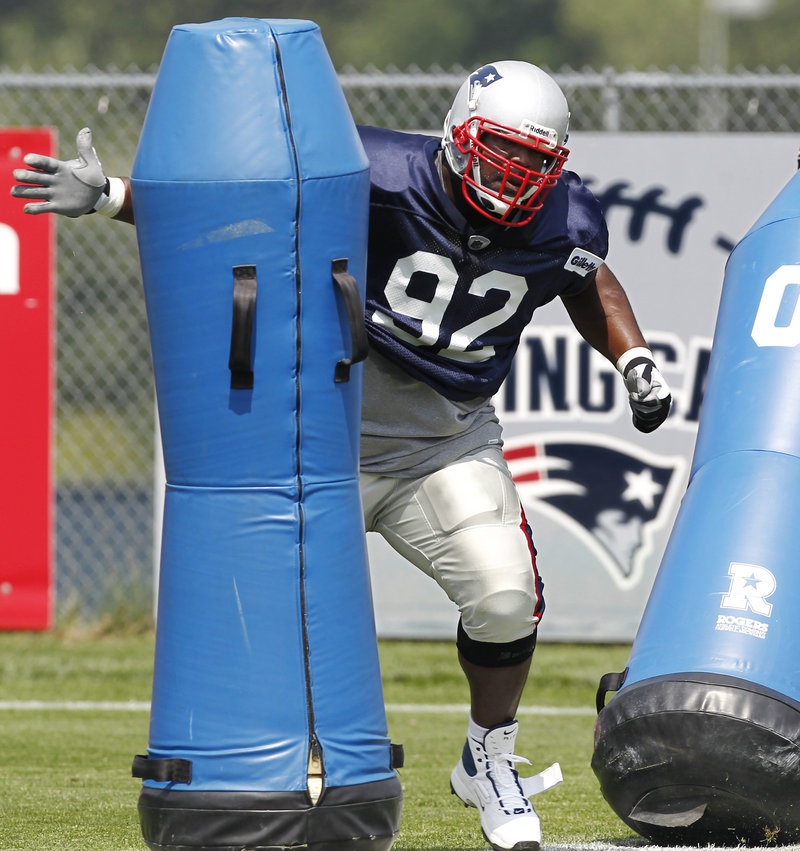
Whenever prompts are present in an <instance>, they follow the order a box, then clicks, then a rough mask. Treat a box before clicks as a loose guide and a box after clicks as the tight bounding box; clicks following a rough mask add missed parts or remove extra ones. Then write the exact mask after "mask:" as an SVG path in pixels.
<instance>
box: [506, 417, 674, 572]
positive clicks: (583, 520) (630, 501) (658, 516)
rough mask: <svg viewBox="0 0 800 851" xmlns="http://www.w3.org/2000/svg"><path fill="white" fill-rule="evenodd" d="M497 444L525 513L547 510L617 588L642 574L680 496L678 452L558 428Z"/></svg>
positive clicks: (545, 511) (546, 512) (545, 512)
mask: <svg viewBox="0 0 800 851" xmlns="http://www.w3.org/2000/svg"><path fill="white" fill-rule="evenodd" d="M503 451H504V454H505V456H506V461H507V462H508V466H509V469H510V471H511V475H512V476H513V477H514V481H515V482H516V485H517V490H518V491H519V495H520V499H521V500H522V502H523V504H524V505H525V507H526V509H527V510H528V511H529V512H535V511H540V512H541V513H544V514H549V515H550V516H552V517H553V518H554V519H555V520H556V521H557V522H558V523H559V524H561V525H562V526H564V527H565V528H567V529H568V530H569V531H570V533H571V534H573V535H575V536H577V537H579V538H580V539H581V540H582V542H583V543H584V545H585V546H587V547H588V548H589V549H590V550H591V551H592V552H593V553H594V555H595V556H596V557H597V558H598V560H599V562H600V563H601V564H602V565H603V567H604V568H605V569H606V570H607V571H608V573H609V574H610V576H611V578H612V579H613V581H614V583H615V584H616V585H617V586H618V587H619V588H629V587H631V586H633V585H635V584H636V583H637V582H638V581H639V580H640V579H641V576H642V572H643V568H644V564H645V562H646V560H647V557H648V556H649V555H650V554H651V553H652V551H653V546H652V545H653V534H654V532H655V531H656V530H657V529H659V528H661V527H663V526H664V524H665V523H666V522H667V521H668V520H669V518H670V516H671V513H672V510H673V508H674V507H675V505H676V502H677V499H678V497H679V495H680V490H681V484H682V482H683V473H684V470H685V461H684V459H683V458H680V457H664V456H660V455H655V454H654V453H651V452H647V451H645V450H643V449H640V448H639V447H638V446H635V445H634V444H630V443H627V442H625V441H622V440H619V439H617V438H612V437H606V436H602V435H594V434H591V435H590V434H573V433H565V432H561V433H555V434H543V435H528V436H525V437H521V438H515V439H512V440H507V441H506V442H505V446H504V448H503ZM534 537H535V534H534Z"/></svg>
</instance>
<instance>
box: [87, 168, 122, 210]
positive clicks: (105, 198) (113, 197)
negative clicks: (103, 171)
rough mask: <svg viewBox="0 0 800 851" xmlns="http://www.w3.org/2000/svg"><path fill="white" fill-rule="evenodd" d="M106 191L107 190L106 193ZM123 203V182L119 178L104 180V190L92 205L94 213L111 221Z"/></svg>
mask: <svg viewBox="0 0 800 851" xmlns="http://www.w3.org/2000/svg"><path fill="white" fill-rule="evenodd" d="M106 190H108V191H107V192H106ZM124 203H125V181H124V180H122V178H121V177H109V178H107V179H106V189H104V190H103V194H102V195H101V196H100V197H99V198H98V199H97V202H96V203H95V205H94V210H95V212H96V213H100V214H101V215H103V216H108V217H109V218H110V219H113V218H114V216H116V215H117V213H118V212H119V211H120V210H121V209H122V205H123V204H124Z"/></svg>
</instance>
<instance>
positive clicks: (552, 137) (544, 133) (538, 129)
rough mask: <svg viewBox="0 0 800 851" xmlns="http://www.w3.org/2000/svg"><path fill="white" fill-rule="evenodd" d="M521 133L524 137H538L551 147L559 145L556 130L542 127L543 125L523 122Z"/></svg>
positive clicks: (520, 128)
mask: <svg viewBox="0 0 800 851" xmlns="http://www.w3.org/2000/svg"><path fill="white" fill-rule="evenodd" d="M519 132H520V134H521V135H522V136H538V137H539V138H540V139H544V140H545V142H547V143H548V144H549V145H557V144H558V133H556V131H555V130H553V129H552V128H550V127H542V125H541V124H536V123H534V122H533V121H528V120H525V121H523V122H522V124H520V127H519Z"/></svg>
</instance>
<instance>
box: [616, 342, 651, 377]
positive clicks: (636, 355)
mask: <svg viewBox="0 0 800 851" xmlns="http://www.w3.org/2000/svg"><path fill="white" fill-rule="evenodd" d="M634 360H643V361H650V363H655V360H654V358H653V353H652V352H651V351H650V349H647V348H645V347H644V346H634V347H633V348H632V349H628V351H627V352H625V353H624V354H622V355H620V357H619V360H618V361H617V363H616V364H615V365H616V367H617V370H618V371H619V373H620V374H621V375H625V370H626V369H627V368H628V367H629V366H630V365H631V363H632V362H633V361H634Z"/></svg>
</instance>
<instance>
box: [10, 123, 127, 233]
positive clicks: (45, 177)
mask: <svg viewBox="0 0 800 851" xmlns="http://www.w3.org/2000/svg"><path fill="white" fill-rule="evenodd" d="M76 142H77V145H78V156H77V157H76V158H75V159H74V160H67V161H64V160H57V159H53V158H52V157H46V156H43V155H42V154H26V155H25V157H24V158H23V161H24V162H25V164H26V165H28V166H30V168H31V169H32V170H28V169H24V168H17V169H14V179H15V180H17V181H18V182H19V183H18V185H16V186H13V187H12V188H11V194H12V195H13V196H14V197H16V198H28V199H31V198H32V199H34V200H35V201H36V203H32V204H31V203H29V204H26V205H25V206H24V208H23V209H24V211H25V212H26V213H32V214H37V213H60V214H61V215H62V216H69V217H70V218H73V219H74V218H77V217H78V216H83V215H84V214H86V213H96V212H99V211H101V210H103V208H104V207H107V206H108V205H109V202H110V200H112V199H110V197H109V196H110V194H111V189H112V184H111V181H109V180H108V178H106V176H105V174H103V166H102V165H101V164H100V160H99V159H98V158H97V153H96V151H95V149H94V147H92V131H91V130H90V129H89V128H88V127H84V128H83V130H81V131H80V132H79V133H78V137H77V140H76ZM114 180H115V181H119V178H114ZM119 183H121V181H119ZM113 188H114V189H115V190H119V187H118V186H114V187H113ZM123 193H124V187H123ZM123 197H124V194H123ZM112 206H116V204H114V205H112ZM119 206H121V204H120V205H119ZM118 211H119V207H117V209H116V211H115V212H118ZM103 212H107V213H108V214H110V215H114V213H113V212H111V211H110V210H103Z"/></svg>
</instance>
